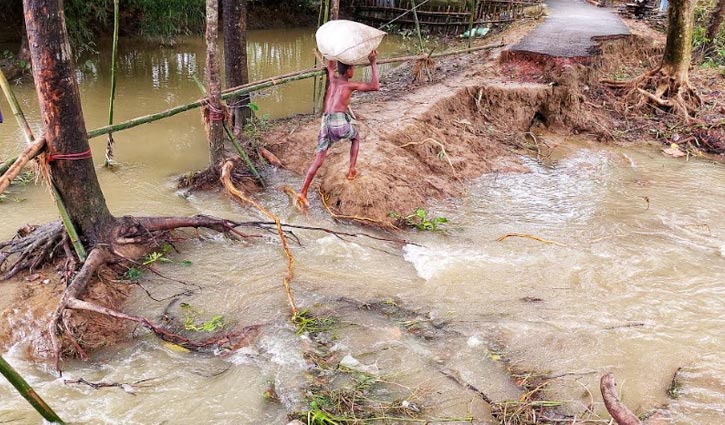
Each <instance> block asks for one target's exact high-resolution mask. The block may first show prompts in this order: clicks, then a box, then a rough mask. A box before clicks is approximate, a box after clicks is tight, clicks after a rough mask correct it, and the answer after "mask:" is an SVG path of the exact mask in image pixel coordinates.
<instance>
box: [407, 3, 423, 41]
mask: <svg viewBox="0 0 725 425" xmlns="http://www.w3.org/2000/svg"><path fill="white" fill-rule="evenodd" d="M410 3H411V4H412V5H413V19H415V31H416V32H417V33H418V43H419V46H420V51H421V52H422V51H423V36H422V35H421V34H420V21H418V10H417V9H418V6H416V5H415V0H410Z"/></svg>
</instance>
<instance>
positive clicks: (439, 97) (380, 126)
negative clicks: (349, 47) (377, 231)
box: [267, 54, 595, 221]
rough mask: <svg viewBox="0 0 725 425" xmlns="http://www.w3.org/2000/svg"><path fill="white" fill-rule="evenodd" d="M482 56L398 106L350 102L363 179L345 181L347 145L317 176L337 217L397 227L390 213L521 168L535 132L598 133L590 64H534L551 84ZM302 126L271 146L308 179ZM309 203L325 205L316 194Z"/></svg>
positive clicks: (277, 134)
mask: <svg viewBox="0 0 725 425" xmlns="http://www.w3.org/2000/svg"><path fill="white" fill-rule="evenodd" d="M481 57H482V56H479V55H475V54H474V55H470V56H469V59H468V63H469V66H468V67H463V68H464V69H466V68H468V69H467V71H463V72H459V73H458V74H455V75H452V76H449V77H448V78H447V79H445V80H444V81H441V82H438V83H436V84H432V85H428V86H424V87H420V88H418V89H417V90H414V91H412V92H408V93H405V94H401V96H400V97H399V98H397V99H395V100H388V101H377V102H376V101H374V100H373V101H371V102H368V103H363V104H359V105H353V109H354V112H355V114H356V116H357V126H358V128H359V130H360V132H361V133H362V135H363V137H364V140H363V142H362V144H361V148H360V156H359V159H358V169H359V170H360V171H361V173H362V174H361V176H360V177H358V178H357V179H356V180H354V181H348V180H347V179H346V178H345V176H346V170H347V167H348V158H349V154H348V149H349V144H348V143H346V142H341V143H338V144H336V145H334V146H333V147H332V148H331V149H330V152H329V153H328V157H327V160H326V161H325V164H324V165H323V167H322V168H321V169H320V171H319V173H318V177H317V179H316V182H319V187H320V190H321V191H322V192H323V193H324V194H325V195H326V196H329V200H328V202H329V205H330V206H331V207H332V208H333V209H334V211H335V212H336V213H339V214H342V215H349V216H358V217H366V218H370V219H374V220H378V221H388V220H392V219H391V218H389V217H388V215H389V213H390V212H393V211H394V212H398V213H402V214H407V213H410V212H411V211H413V210H415V209H416V208H418V207H422V206H424V205H426V204H427V202H428V200H429V199H431V198H444V197H451V196H455V195H457V194H459V193H460V192H461V190H462V184H461V183H462V179H466V178H472V177H476V176H479V175H481V174H483V173H489V172H520V171H524V170H525V167H524V166H523V165H522V164H521V162H520V160H519V159H518V157H517V155H516V154H515V153H514V151H513V149H512V147H515V146H520V145H521V140H523V139H525V138H526V135H527V133H529V132H531V130H532V128H533V127H534V126H537V125H544V126H546V127H548V128H549V129H550V130H553V131H565V132H568V131H586V130H595V129H593V128H590V126H591V120H590V119H589V118H588V117H590V116H591V115H590V112H589V111H588V110H587V109H586V106H585V103H584V100H583V99H584V98H583V96H581V95H580V93H581V89H580V85H581V84H582V81H583V80H584V79H586V78H587V77H586V76H587V75H588V74H589V73H588V72H587V68H585V67H584V66H582V65H575V64H569V63H557V64H556V65H557V66H555V67H551V68H550V69H542V68H541V67H540V66H539V65H535V67H536V72H537V73H538V75H541V76H545V79H543V80H542V81H541V82H530V81H525V80H526V79H523V78H520V77H521V75H522V74H525V73H526V67H527V66H529V65H528V64H526V63H524V62H521V61H518V62H521V63H517V62H511V63H508V62H502V61H500V60H499V59H498V58H494V59H492V60H490V61H488V62H486V61H482V60H481ZM471 64H473V65H471ZM504 75H510V76H511V78H506V77H504ZM384 84H385V81H384V80H383V85H384ZM298 124H299V125H297V126H296V127H295V128H293V129H291V128H290V127H289V126H281V127H282V128H278V129H276V130H275V131H273V133H272V134H271V135H269V137H268V139H267V140H269V141H274V142H273V144H270V146H269V147H270V149H271V150H272V151H273V152H274V153H275V154H276V155H278V156H279V157H280V158H281V159H282V161H283V162H284V163H285V164H286V166H287V167H288V168H290V169H291V170H292V171H294V172H297V173H300V174H303V173H304V172H305V171H306V167H307V166H308V165H309V163H310V161H311V159H312V156H313V150H314V146H315V143H316V139H317V132H318V130H319V121H318V119H317V118H308V119H307V120H306V121H304V122H302V123H298ZM534 139H535V137H534ZM311 199H312V204H313V206H314V205H315V204H317V205H319V200H318V199H316V197H312V198H311Z"/></svg>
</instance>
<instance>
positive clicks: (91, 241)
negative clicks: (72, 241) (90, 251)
mask: <svg viewBox="0 0 725 425" xmlns="http://www.w3.org/2000/svg"><path fill="white" fill-rule="evenodd" d="M23 7H24V10H25V24H26V27H27V32H28V41H29V44H30V58H31V61H32V67H33V77H34V78H35V89H36V91H37V93H38V101H39V104H40V113H41V116H42V118H43V123H44V126H45V134H44V137H45V139H46V142H47V153H48V155H49V160H50V164H49V165H50V171H51V175H52V178H53V182H54V183H55V185H56V186H57V188H58V192H59V193H60V196H61V198H62V200H63V202H64V203H65V205H66V208H67V210H68V214H69V215H70V218H71V220H72V221H73V223H74V224H75V225H76V226H77V229H78V231H79V233H80V234H81V238H82V240H84V241H85V242H86V244H87V246H88V247H93V246H95V245H96V243H98V242H106V241H108V239H109V232H110V231H111V229H112V227H113V226H112V225H113V224H114V223H115V219H114V217H113V216H112V215H111V213H110V212H109V211H108V207H107V206H106V200H105V199H104V197H103V192H101V187H100V185H99V183H98V178H97V177H96V170H95V168H94V166H93V159H92V158H91V157H90V147H89V145H88V137H87V136H86V125H85V121H84V119H83V111H82V109H81V102H80V92H79V90H78V85H77V83H76V78H75V64H74V61H73V54H72V52H71V49H70V44H69V43H68V33H67V31H66V27H65V16H64V13H63V9H62V0H23ZM74 154H75V155H74ZM54 155H60V156H59V157H56V159H55V160H53V156H54ZM63 155H71V156H66V157H63Z"/></svg>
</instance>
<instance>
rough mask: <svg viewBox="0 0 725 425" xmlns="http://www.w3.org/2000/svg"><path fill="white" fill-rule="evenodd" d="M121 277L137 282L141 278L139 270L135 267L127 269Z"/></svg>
mask: <svg viewBox="0 0 725 425" xmlns="http://www.w3.org/2000/svg"><path fill="white" fill-rule="evenodd" d="M123 276H124V277H125V278H126V279H128V280H138V279H139V278H140V277H141V270H140V269H137V268H136V267H129V268H128V270H126V273H124V274H123Z"/></svg>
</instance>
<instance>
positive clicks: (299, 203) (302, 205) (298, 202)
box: [295, 193, 310, 213]
mask: <svg viewBox="0 0 725 425" xmlns="http://www.w3.org/2000/svg"><path fill="white" fill-rule="evenodd" d="M295 206H296V207H297V209H299V210H300V211H302V212H303V213H307V210H309V209H310V203H309V202H307V197H306V196H304V195H300V194H299V193H298V194H296V195H295Z"/></svg>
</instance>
